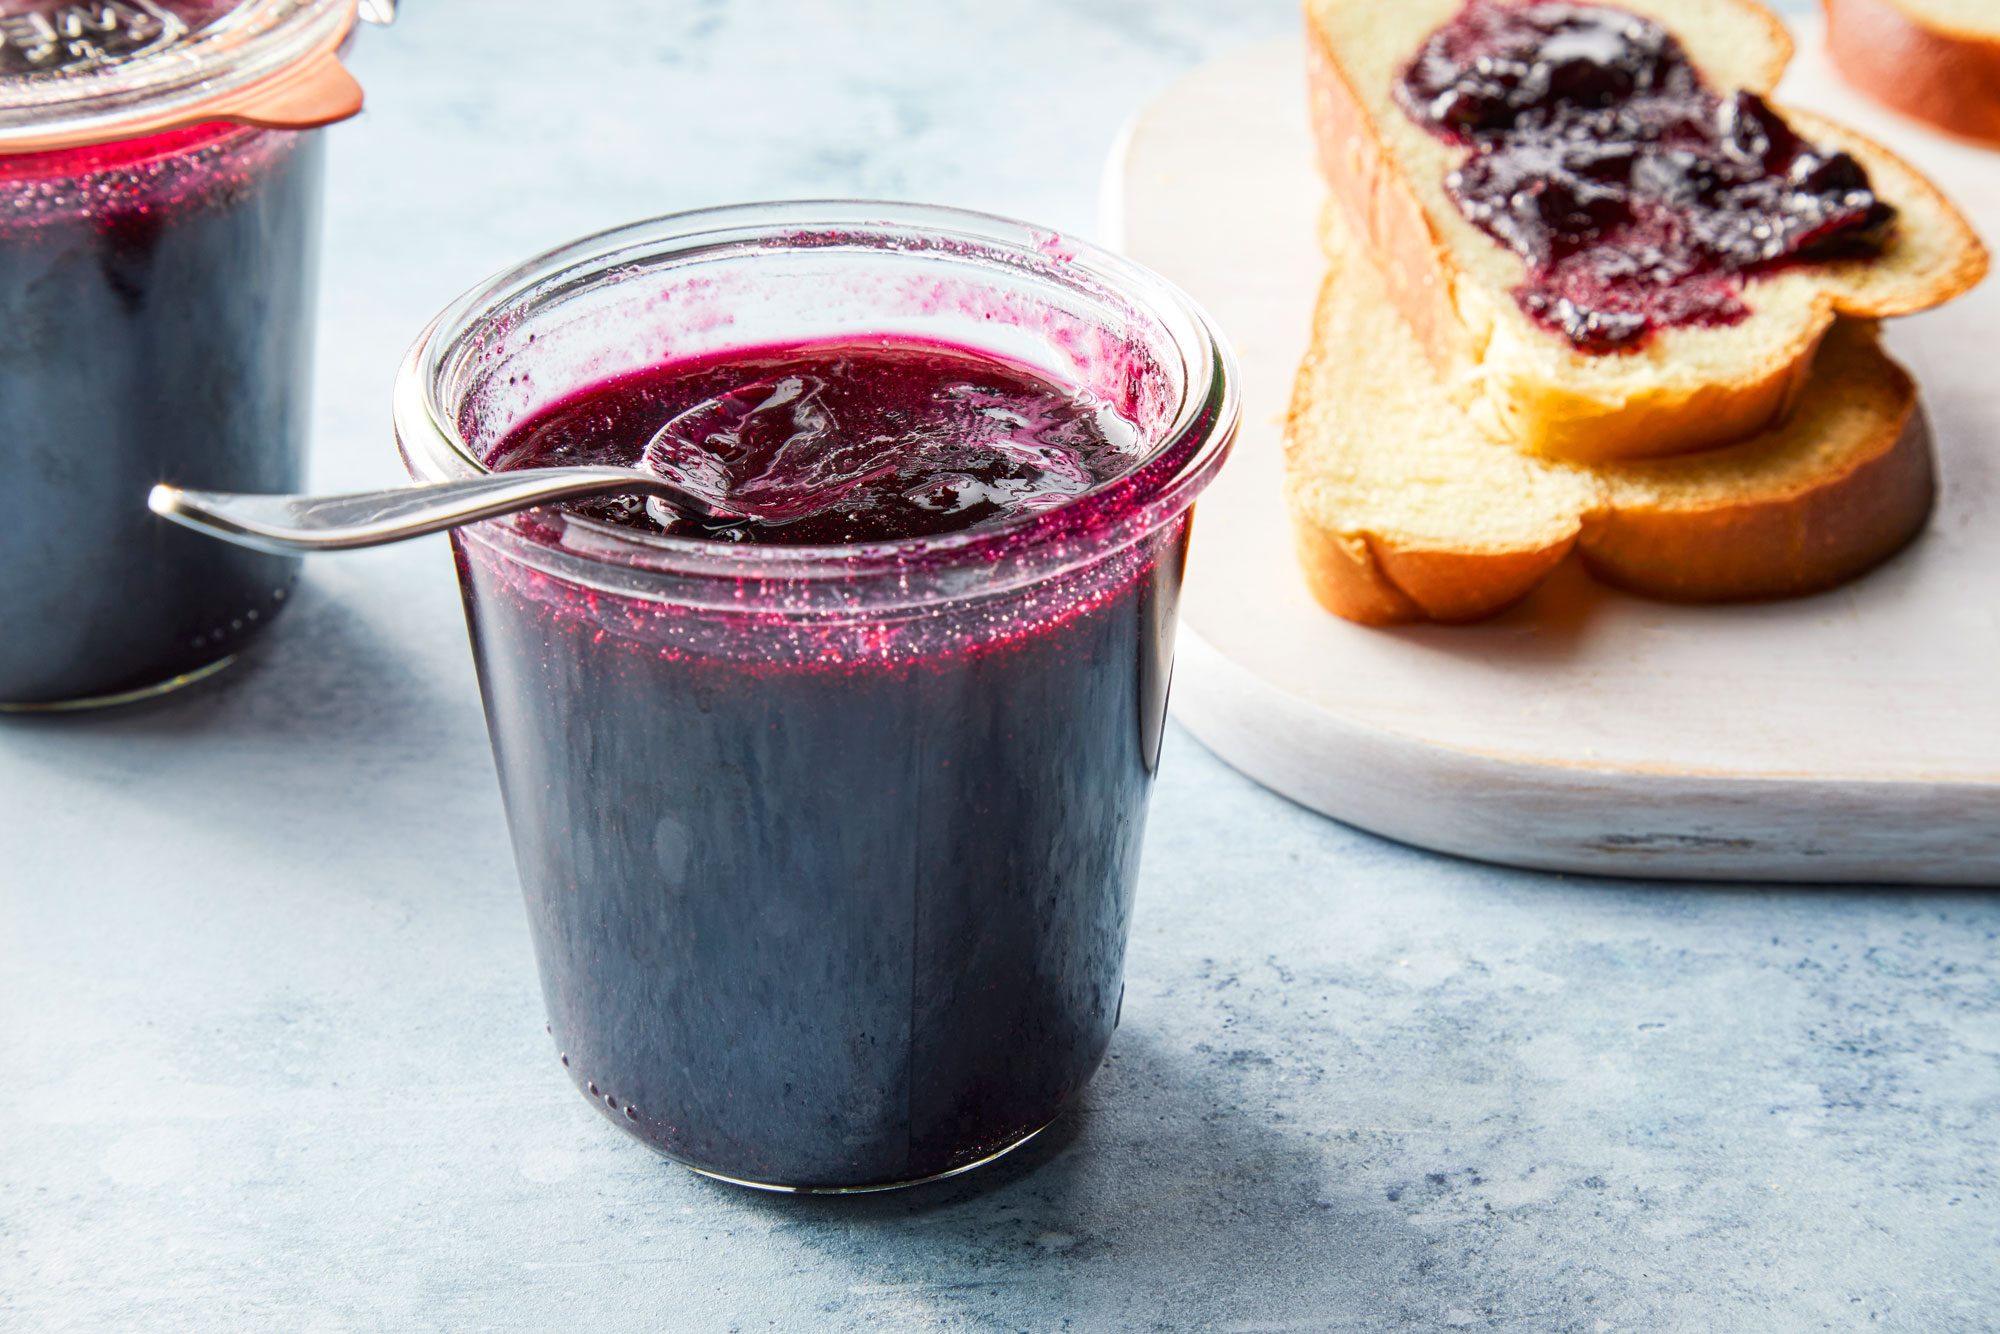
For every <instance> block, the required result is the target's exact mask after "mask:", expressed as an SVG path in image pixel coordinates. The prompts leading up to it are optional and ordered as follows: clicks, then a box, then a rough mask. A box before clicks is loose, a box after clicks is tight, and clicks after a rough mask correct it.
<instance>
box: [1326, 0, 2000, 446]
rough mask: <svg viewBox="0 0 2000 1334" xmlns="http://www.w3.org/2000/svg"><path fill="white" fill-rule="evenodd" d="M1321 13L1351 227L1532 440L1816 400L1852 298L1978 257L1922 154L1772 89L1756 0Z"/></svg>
mask: <svg viewBox="0 0 2000 1334" xmlns="http://www.w3.org/2000/svg"><path fill="white" fill-rule="evenodd" d="M1925 3H1937V4H1944V3H1949V0H1925ZM1306 15H1307V27H1308V49H1309V57H1308V59H1309V65H1310V83H1311V101H1312V115H1313V121H1314V126H1315V132H1316V135H1317V138H1318V143H1319V153H1320V159H1321V164H1322V167H1323V169H1324V171H1325V174H1326V175H1327V177H1328V179H1329V181H1330V183H1331V185H1332V187H1333V195H1334V198H1335V200H1336V201H1337V203H1338V205H1339V207H1340V211H1341V212H1342V213H1343V214H1344V215H1345V219H1346V222H1347V224H1348V229H1349V230H1350V231H1351V232H1352V233H1353V234H1354V235H1356V236H1357V237H1358V238H1359V244H1360V245H1361V246H1362V248H1363V249H1364V250H1366V251H1367V252H1368V254H1369V257H1370V263H1371V264H1372V266H1373V267H1374V268H1376V269H1377V270H1378V271H1379V272H1380V273H1381V274H1382V275H1383V278H1384V279H1385V281H1386V285H1387V290H1388V295H1389V298H1390V300H1391V302H1392V303H1393V306H1394V307H1395V309H1396V310H1398V311H1399V312H1400V313H1401V315H1402V318H1403V320H1404V322H1405V323H1406V324H1407V327H1408V329H1409V331H1410V333H1411V336H1412V337H1413V338H1414V340H1415V342H1416V345H1417V346H1418V347H1420V348H1421V350H1422V352H1423V354H1424V357H1425V359H1426V360H1427V361H1428V363H1429V366H1430V369H1431V372H1432V374H1431V378H1430V380H1429V381H1428V384H1429V386H1430V387H1431V391H1432V392H1435V393H1437V394H1438V395H1440V396H1441V397H1443V398H1445V399H1448V400H1449V403H1450V405H1451V406H1452V407H1453V408H1454V409H1455V410H1457V411H1458V412H1460V413H1461V414H1463V416H1464V417H1465V418H1466V419H1468V420H1469V421H1470V423H1471V424H1472V426H1473V427H1475V428H1476V429H1477V430H1478V431H1479V432H1481V433H1482V434H1484V435H1485V436H1487V437H1490V438H1492V439H1495V440H1500V441H1506V442H1510V443H1512V444H1513V445H1515V446H1516V447H1518V448H1519V449H1520V450H1522V451H1525V452H1527V453H1530V454H1535V455H1541V456H1545V457H1550V458H1557V459H1565V460H1570V461H1578V462H1586V463H1591V462H1610V461H1618V460H1629V459H1639V458H1650V457H1657V456H1663V455H1673V454H1681V453H1688V452H1692V451H1699V450H1707V449H1714V448H1717V447H1720V446H1725V445H1729V444H1732V443H1734V442H1736V441H1741V440H1745V439H1747V438H1750V437H1753V436H1759V435H1761V434H1763V433H1766V432H1768V431H1770V430H1771V429H1772V428H1774V427H1779V426H1781V425H1782V424H1783V423H1784V422H1785V421H1786V420H1787V418H1788V417H1790V416H1791V415H1792V414H1793V413H1794V412H1795V411H1813V410H1815V408H1814V405H1810V404H1806V403H1805V402H1804V400H1805V397H1806V395H1807V394H1808V393H1810V392H1813V387H1814V385H1815V365H1816V361H1817V359H1818V357H1819V356H1820V354H1821V346H1822V343H1823V341H1824V340H1826V339H1827V337H1828V335H1829V332H1830V331H1831V330H1833V329H1834V327H1835V324H1836V321H1838V320H1840V319H1841V318H1843V317H1846V318H1850V319H1855V320H1861V321H1871V320H1877V319H1883V318H1887V317H1891V316H1896V315H1903V314H1909V313H1912V312H1915V311H1919V310H1923V309H1926V308H1928V307H1931V306H1934V305H1937V304H1939V303H1941V302H1944V301H1946V300H1949V299H1951V298H1952V297H1955V296H1957V295H1960V294H1961V293H1963V292H1965V291H1967V290H1968V289H1970V288H1971V287H1973V286H1974V285H1976V284H1977V283H1978V282H1979V281H1980V279H1981V278H1982V277H1984V275H1985V273H1986V270H1987V263H1988V261H1987V255H1986V251H1985V249H1984V247H1983V246H1982V245H1981V244H1980V242H1979V240H1978V238H1977V237H1976V235H1975V234H1974V233H1973V231H1972V228H1971V227H1970V226H1969V225H1968V224H1967V222H1966V221H1965V219H1964V218H1963V217H1962V216H1961V215H1960V214H1959V213H1958V212H1957V211H1956V210H1955V209H1954V208H1953V207H1952V206H1951V205H1950V204H1949V203H1948V202H1947V201H1946V200H1945V198H1944V197H1943V196H1942V195H1941V194H1940V193H1939V192H1938V191H1937V190H1936V189H1935V188H1934V187H1933V186H1932V185H1931V184H1930V183H1929V182H1928V181H1926V180H1925V179H1924V178H1923V177H1922V176H1921V175H1919V174H1918V173H1917V172H1916V171H1915V170H1914V169H1912V168H1910V167H1909V166H1907V165H1906V164H1905V163H1903V162H1902V161H1901V160H1900V159H1898V158H1897V157H1896V156H1895V155H1893V154H1891V153H1890V152H1889V151H1887V150H1886V149H1883V148H1881V147H1879V146H1878V145H1875V144H1873V143H1871V142H1869V141H1868V140H1866V139H1864V138H1862V137H1861V136H1859V135H1856V134H1854V133H1852V132H1850V131H1848V130H1845V129H1843V128H1840V127H1838V126H1835V125H1833V124H1831V123H1829V122H1827V121H1824V120H1821V119H1819V118H1817V117H1812V116H1808V115H1805V114H1804V113H1801V112H1796V111H1790V110H1785V109H1782V108H1779V107H1777V106H1774V105H1773V104H1772V103H1771V102H1770V100H1769V98H1768V94H1769V91H1770V89H1771V88H1772V87H1773V86H1774V85H1775V84H1776V82H1777V81H1778V78H1779V76H1780V75H1781V74H1782V73H1783V71H1784V68H1785V65H1786V63H1787V61H1788V60H1789V59H1790V57H1791V54H1792V46H1791V41H1790V38H1789V37H1788V35H1787V34H1786V32H1785V29H1784V27H1783V25H1782V24H1781V23H1779V22H1778V20H1777V19H1776V18H1774V17H1773V16H1772V15H1771V14H1770V13H1769V12H1768V11H1766V10H1765V9H1763V8H1762V7H1761V6H1759V5H1757V4H1755V3H1751V0H1620V3H1619V4H1617V5H1616V6H1612V5H1595V4H1571V3H1555V2H1551V0H1395V3H1383V2H1382V0H1308V2H1307V6H1306ZM1866 338H1867V335H1866V334H1865V333H1860V332H1856V333H1851V334H1848V335H1845V336H1844V338H1843V342H1844V344H1845V345H1848V346H1849V347H1850V351H1851V345H1852V344H1853V343H1854V341H1855V340H1856V339H1864V340H1865V339H1866ZM1853 355H1855V356H1860V357H1862V359H1863V360H1866V359H1867V356H1868V355H1874V356H1879V355H1880V354H1879V353H1873V354H1863V353H1858V352H1857V353H1853ZM1819 406H1820V407H1823V406H1824V405H1819ZM1496 466H1501V465H1497V464H1496ZM1505 466H1509V467H1517V468H1525V467H1529V466H1530V465H1529V464H1527V463H1521V462H1515V463H1510V464H1508V465H1505Z"/></svg>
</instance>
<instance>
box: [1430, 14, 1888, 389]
mask: <svg viewBox="0 0 2000 1334" xmlns="http://www.w3.org/2000/svg"><path fill="white" fill-rule="evenodd" d="M1396 94H1397V98H1398V100H1399V101H1400V102H1401V104H1402V106H1403V108H1404V110H1406V111H1407V112H1408V113H1409V114H1410V116H1411V117H1412V118H1414V119H1415V120H1416V121H1417V123H1418V124H1420V125H1422V126H1424V127H1425V128H1426V129H1428V130H1430V131H1431V132H1432V133H1434V134H1436V135H1437V136H1438V137H1440V138H1442V139H1444V140H1445V141H1447V142H1449V143H1452V144H1457V145H1462V146H1464V147H1466V148H1468V149H1470V150H1471V152H1470V155H1469V156H1468V157H1467V159H1466V160H1465V162H1464V164H1463V165H1461V166H1460V167H1459V168H1458V169H1457V170H1456V171H1454V172H1453V173H1452V174H1451V175H1450V177H1448V178H1447V180H1446V183H1445V184H1446V189H1447V190H1448V191H1449V192H1450V194H1451V196H1452V198H1453V199H1454V200H1455V201H1456V202H1457V204H1458V206H1459V209H1460V211H1461V212H1463V213H1464V214H1465V216H1466V218H1467V219H1469V220H1470V221H1471V222H1472V223H1474V224H1475V225H1477V226H1478V227H1479V228H1480V229H1482V230H1483V231H1485V232H1486V233H1487V234H1488V235H1489V236H1491V237H1492V238H1493V239H1494V240H1496V241H1498V242H1499V243H1500V244H1501V245H1504V246H1506V247H1507V248H1508V249H1509V250H1512V251H1513V252H1514V253H1515V254H1517V255H1519V256H1521V258H1522V259H1523V260H1525V261H1526V262H1527V265H1528V281H1527V282H1526V283H1524V284H1523V285H1522V286H1520V287H1519V288H1517V289H1515V293H1514V295H1515V299H1516V300H1517V301H1518V302H1519V303H1520V305H1521V308H1522V309H1523V310H1524V311H1526V312H1527V313H1528V315H1529V316H1531V317H1532V318H1533V319H1535V320H1536V321H1537V322H1538V323H1540V324H1541V325H1543V326H1544V327H1546V328H1549V329H1552V330H1555V331H1557V332H1559V333H1562V334H1564V335H1565V336H1567V337H1568V338H1569V340H1570V341H1571V342H1572V343H1573V344H1574V345H1576V346H1577V347H1578V348H1581V349H1583V350H1585V351H1588V352H1598V353H1603V352H1618V351H1625V350H1629V349H1632V348H1636V347H1638V346H1640V345H1642V344H1643V343H1644V342H1645V341H1646V339H1647V338H1649V337H1650V336H1651V335H1652V334H1653V333H1654V332H1655V331H1657V330H1660V329H1666V328H1674V327H1680V326H1691V325H1692V326H1722V325H1730V324H1735V323H1737V322H1739V321H1741V320H1742V319H1743V318H1744V317H1745V316H1746V315H1747V314H1748V309H1747V307H1746V306H1745V305H1744V302H1743V284H1744V280H1745V279H1746V278H1748V277H1753V276H1756V275H1759V274H1764V273H1770V272H1772V271H1774V270H1776V269H1780V268H1783V267H1786V266H1788V265H1794V264H1802V263H1811V262H1815V261H1824V260H1829V259H1838V258H1845V257H1851V256H1855V255H1866V254H1873V253H1879V251H1880V249H1881V247H1882V245H1883V244H1884V243H1885V241H1886V240H1887V238H1888V235H1889V233H1890V231H1891V230H1892V229H1893V227H1894V225H1895V219H1896V211H1895V209H1894V208H1892V207H1891V206H1890V205H1888V204H1886V203H1884V202H1883V201H1882V200H1880V199H1878V198H1877V197H1876V195H1875V193H1874V191H1873V190H1872V188H1871V187H1870V184H1869V180H1868V174H1867V172H1866V171H1865V170H1863V169H1862V167H1861V165H1860V163H1858V162H1856V161H1855V160H1854V158H1853V157H1852V156H1850V155H1848V154H1846V153H1843V152H1836V151H1832V150H1828V149H1822V148H1818V147H1815V146H1814V145H1812V144H1810V143H1808V142H1806V141H1805V140H1804V139H1802V138H1800V137H1799V135H1798V134H1797V133H1795V132H1794V131H1793V130H1792V129H1791V127H1790V126H1789V125H1787V124H1786V123H1785V121H1784V120H1783V118H1782V117H1780V116H1779V115H1778V114H1777V113H1776V112H1775V111H1773V110H1772V109H1771V107H1770V106H1769V105H1768V104H1767V103H1766V102H1765V101H1764V100H1763V99H1762V98H1760V97H1758V96H1757V95H1756V94H1755V93H1750V92H1738V93H1736V94H1735V95H1734V96H1731V97H1721V96H1718V95H1717V94H1716V93H1715V92H1714V91H1713V90H1711V89H1710V88H1709V87H1708V86H1707V84H1705V83H1704V82H1703V80H1702V78H1701V75H1700V74H1699V73H1698V72H1697V71H1696V69H1695V68H1694V66H1693V64H1692V63H1690V61H1689V60H1688V57H1687V53H1686V52H1685V51H1684V50H1683V49H1682V48H1681V45H1680V43H1679V42H1678V41H1676V40H1675V39H1674V37H1673V36H1672V35H1671V34H1669V33H1668V32H1667V31H1666V30H1665V29H1663V28H1661V27H1660V26H1659V25H1658V24H1656V23H1653V22H1651V21H1650V20H1648V19H1645V18H1641V17H1639V16H1638V15H1636V14H1632V13H1629V12H1627V11H1625V10H1622V9H1616V8H1612V7H1610V6H1604V5H1575V4H1559V3H1526V4H1522V3H1510V2H1509V0H1468V3H1467V4H1466V6H1465V8H1464V9H1463V10H1462V11H1461V12H1460V13H1459V15H1458V17H1457V18H1455V19H1453V20H1452V21H1451V22H1450V23H1448V24H1446V25H1445V26H1444V27H1443V28H1440V29H1439V30H1438V31H1437V32H1436V33H1434V34H1432V36H1431V37H1430V39H1429V40H1428V41H1426V42H1425V44H1424V46H1423V49H1422V50H1421V51H1419V52H1418V54H1417V56H1416V59H1415V60H1413V61H1412V62H1411V63H1410V65H1409V67H1408V69H1406V70H1405V71H1404V74H1403V78H1402V80H1401V81H1400V82H1399V84H1398V85H1397V88H1396Z"/></svg>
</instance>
